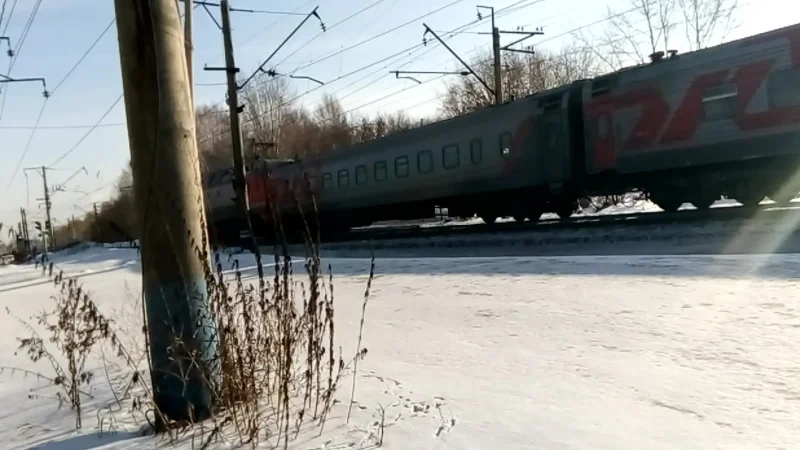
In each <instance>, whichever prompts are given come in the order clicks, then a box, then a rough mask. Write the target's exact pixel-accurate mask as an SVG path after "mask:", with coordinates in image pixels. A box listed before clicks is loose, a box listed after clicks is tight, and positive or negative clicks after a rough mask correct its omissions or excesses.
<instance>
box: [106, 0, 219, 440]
mask: <svg viewBox="0 0 800 450" xmlns="http://www.w3.org/2000/svg"><path fill="white" fill-rule="evenodd" d="M115 11H116V20H117V31H118V33H117V34H118V36H119V53H120V65H121V69H122V85H123V92H124V94H125V113H126V117H127V123H128V141H129V146H130V149H131V166H132V168H133V188H134V193H135V198H136V212H137V215H138V216H139V219H140V223H141V231H142V233H141V246H140V249H141V261H142V278H143V294H144V298H145V311H146V318H147V333H148V337H149V341H150V349H149V350H150V361H151V367H152V371H151V374H150V376H151V380H152V386H153V395H154V400H155V404H156V406H157V411H158V412H160V413H161V414H163V416H162V415H158V414H157V418H156V427H157V429H159V430H161V431H163V430H164V429H165V427H166V425H167V424H166V423H164V420H169V421H190V422H193V421H198V420H204V419H207V418H209V417H211V415H212V414H213V411H214V397H215V395H214V390H215V388H216V385H217V383H218V381H219V367H218V360H217V355H218V350H217V344H218V342H217V334H216V331H215V329H214V325H213V320H212V318H211V317H210V315H211V311H210V310H209V306H208V293H207V290H206V289H207V286H206V281H205V276H204V274H205V271H204V270H206V269H208V264H209V260H208V258H209V255H210V253H211V252H210V250H209V248H208V245H207V244H203V243H207V239H206V233H207V230H205V229H204V228H203V227H202V226H201V222H200V219H201V218H202V217H205V211H204V209H205V206H204V202H202V201H197V199H198V198H202V195H203V194H202V192H201V191H200V182H199V180H200V165H199V158H198V153H197V140H196V136H195V122H194V120H195V119H194V112H193V110H192V102H191V100H190V95H189V80H188V76H187V71H186V64H185V62H184V57H185V51H186V48H185V44H184V39H183V33H182V30H181V21H180V17H179V15H178V9H177V8H175V1H174V0H115ZM187 228H188V229H187ZM198 255H202V257H201V256H198ZM179 339H180V341H179ZM179 342H180V344H178V343H179ZM176 344H178V345H176ZM171 348H172V349H171Z"/></svg>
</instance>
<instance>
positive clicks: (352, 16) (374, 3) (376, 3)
mask: <svg viewBox="0 0 800 450" xmlns="http://www.w3.org/2000/svg"><path fill="white" fill-rule="evenodd" d="M385 1H386V0H376V1H375V2H372V3H371V4H369V5H367V6H365V7H363V8H361V9H360V10H358V11H356V12H354V13H353V14H350V15H349V16H347V17H345V18H344V19H342V20H340V21H338V22H336V23H334V24H333V25H331V26H330V27H328V30H332V29H334V28H335V27H337V26H338V25H341V24H343V23H345V22H347V21H348V20H350V19H353V18H355V17H357V16H359V15H360V14H362V13H364V12H366V11H369V10H370V9H372V8H373V7H375V6H378V5H379V4H381V3H383V2H385ZM322 34H323V32H322V31H320V32H319V33H317V34H315V35H314V36H313V37H312V38H311V39H309V40H307V41H306V42H305V43H303V45H301V46H299V47H297V49H295V51H293V52H292V53H289V55H288V56H286V57H285V58H283V59H282V60H281V61H280V62H279V63H278V64H276V65H277V66H280V65H281V64H283V63H284V62H286V60H287V59H289V58H291V57H292V56H294V55H295V54H296V53H297V52H299V51H300V50H302V49H304V48H305V47H306V46H308V44H310V43H312V42H314V41H315V40H316V39H317V38H318V37H320V36H322Z"/></svg>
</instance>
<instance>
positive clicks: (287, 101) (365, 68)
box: [198, 0, 543, 144]
mask: <svg viewBox="0 0 800 450" xmlns="http://www.w3.org/2000/svg"><path fill="white" fill-rule="evenodd" d="M461 1H463V0H456V1H454V2H451V3H449V4H447V5H445V6H443V7H441V8H439V9H436V10H434V11H431V12H429V13H427V14H425V15H423V16H420V17H419V18H423V17H426V16H429V15H432V14H434V13H436V12H439V11H441V10H442V9H444V8H447V7H450V6H452V5H454V4H457V3H459V2H461ZM540 1H543V0H535V3H538V2H540ZM529 2H531V0H519V1H517V2H515V3H513V4H511V5H509V6H507V7H505V8H503V11H504V12H506V13H508V12H509V11H508V10H510V9H511V8H514V7H518V6H520V5H522V4H524V3H529ZM535 3H534V4H535ZM527 6H531V5H530V4H529V5H526V6H525V7H527ZM419 18H417V19H414V20H418V19H419ZM483 20H486V18H484V19H478V20H474V21H472V22H469V23H467V24H465V25H462V26H460V27H458V28H456V30H460V29H464V28H466V27H468V26H472V25H476V24H477V23H479V22H481V21H483ZM412 22H413V20H412V21H410V22H407V23H405V24H402V25H400V26H397V27H395V28H392V29H391V30H389V31H387V32H384V33H381V34H380V35H377V36H373V37H371V38H369V39H366V40H364V41H361V42H359V43H357V44H355V45H353V46H351V47H349V48H347V49H344V50H341V51H339V52H336V53H335V54H332V55H328V56H325V57H323V58H322V59H318V60H315V61H313V62H311V63H309V64H307V65H306V66H304V67H310V66H311V65H314V64H316V63H318V62H321V61H322V60H324V59H328V58H330V57H332V56H336V55H338V54H341V53H343V52H345V51H347V50H350V49H352V48H355V47H357V46H359V45H362V44H364V43H366V42H369V41H371V40H374V39H377V38H378V37H381V36H383V35H386V34H387V33H389V32H391V31H395V30H397V29H399V28H402V27H403V26H406V25H408V24H410V23H412ZM423 46H424V44H422V43H419V44H416V45H412V46H410V47H408V48H405V49H403V50H400V51H399V52H397V53H394V54H392V55H389V56H387V57H385V58H382V59H380V60H378V61H375V62H372V63H370V64H367V65H365V66H362V67H360V68H358V69H355V70H353V71H351V72H348V73H346V74H344V75H340V76H339V77H337V78H335V79H333V80H331V81H328V82H327V83H326V86H327V85H330V84H331V83H334V82H336V81H339V80H342V79H344V78H348V77H350V76H352V75H354V74H356V73H358V72H361V71H363V70H367V69H369V68H371V67H374V66H376V65H378V64H380V63H383V62H386V61H389V60H391V59H394V58H396V57H398V56H400V55H402V54H404V53H406V52H409V51H413V50H415V49H419V48H421V47H423ZM301 68H303V67H301ZM301 68H298V69H295V70H294V71H293V73H294V72H296V71H298V70H300V69H301ZM376 82H377V80H376ZM373 83H374V82H373ZM371 84H372V83H371ZM322 87H323V86H317V87H315V88H312V89H309V90H307V91H305V92H303V93H302V94H298V95H296V96H294V97H293V98H291V99H289V100H286V101H284V102H282V103H281V104H279V105H277V106H275V107H274V108H272V109H270V110H268V111H266V112H264V113H261V114H257V115H256V116H255V117H251V118H250V119H249V120H247V121H245V122H244V123H243V125H248V124H251V123H253V122H254V121H255V120H257V119H258V118H260V117H263V116H265V115H267V114H271V113H272V112H273V111H275V110H276V109H278V108H282V107H284V106H286V105H288V104H291V103H292V102H294V101H295V100H298V99H300V98H302V97H304V96H306V95H308V94H310V93H312V92H314V91H317V90H319V89H320V88H322ZM365 87H366V86H365ZM362 89H363V88H362ZM228 133H230V131H229V130H227V131H224V132H223V133H222V135H225V134H228ZM203 142H206V140H203V141H202V142H198V144H202V143H203Z"/></svg>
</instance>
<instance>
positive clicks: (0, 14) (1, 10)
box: [0, 0, 8, 27]
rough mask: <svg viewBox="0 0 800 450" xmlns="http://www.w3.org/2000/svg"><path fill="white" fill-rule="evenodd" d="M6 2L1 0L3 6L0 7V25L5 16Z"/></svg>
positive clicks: (6, 0)
mask: <svg viewBox="0 0 800 450" xmlns="http://www.w3.org/2000/svg"><path fill="white" fill-rule="evenodd" d="M7 3H8V0H3V6H2V8H0V27H1V26H3V19H5V16H6V4H7Z"/></svg>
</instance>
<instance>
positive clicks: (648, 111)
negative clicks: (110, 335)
mask: <svg viewBox="0 0 800 450" xmlns="http://www.w3.org/2000/svg"><path fill="white" fill-rule="evenodd" d="M798 144H800V24H796V25H792V26H788V27H785V28H781V29H776V30H772V31H769V32H765V33H762V34H758V35H754V36H750V37H747V38H744V39H740V40H736V41H731V42H727V43H724V44H721V45H718V46H714V47H709V48H706V49H702V50H698V51H694V52H690V53H685V54H678V52H676V51H669V52H656V53H654V54H653V55H651V57H650V61H649V62H647V63H644V64H639V65H636V66H632V67H628V68H625V69H622V70H619V71H616V72H612V73H608V74H604V75H600V76H597V77H594V78H590V79H581V80H577V81H574V82H572V83H569V84H567V85H564V86H559V87H556V88H553V89H549V90H546V91H543V92H537V93H535V94H532V95H529V96H526V97H524V98H518V99H514V100H511V101H507V102H505V103H504V104H501V105H493V106H487V107H484V108H481V109H479V110H476V111H474V112H472V113H469V114H465V115H461V116H458V117H454V118H451V119H447V120H443V121H440V122H436V123H431V124H428V125H424V126H421V127H419V128H414V129H411V130H407V131H403V132H399V133H396V134H393V135H390V136H387V137H383V138H380V139H375V140H372V141H369V142H364V143H359V144H355V145H351V146H348V147H344V148H339V149H336V150H332V151H329V152H324V153H321V154H320V155H317V156H311V157H307V158H301V159H296V160H266V161H262V162H261V164H253V165H252V166H251V167H249V170H248V171H247V175H246V182H247V189H248V200H249V205H250V211H251V219H252V222H253V224H254V225H253V226H254V229H255V230H256V231H257V233H259V234H261V235H264V236H270V235H271V234H272V233H273V232H275V231H277V230H278V229H279V228H282V229H284V230H288V229H298V228H301V227H302V226H303V225H304V224H305V225H307V224H308V223H309V222H313V223H315V224H318V226H319V229H320V230H321V232H324V233H331V234H334V233H337V232H342V231H346V230H349V229H351V228H353V227H359V226H366V225H369V224H372V223H375V222H379V221H389V220H412V219H424V218H430V217H433V216H434V214H435V210H436V208H446V209H447V211H448V215H449V216H450V217H456V218H467V217H475V216H478V217H480V218H481V219H482V220H483V221H484V222H486V223H488V224H491V223H493V222H495V221H496V220H497V219H498V218H499V217H513V218H514V219H515V220H517V221H523V220H526V219H527V220H537V219H539V217H540V216H541V215H542V214H543V213H548V212H552V213H555V214H557V215H558V216H559V217H561V218H568V217H570V216H571V215H572V214H573V213H574V212H575V211H576V209H577V206H578V201H579V199H582V198H587V197H591V196H606V195H614V194H620V193H625V192H631V191H641V192H644V193H646V194H647V196H648V198H649V199H650V200H651V201H652V202H654V203H655V204H657V205H658V206H659V207H660V208H662V209H663V210H665V211H675V210H677V209H678V208H679V207H680V206H681V205H682V204H684V203H691V204H693V205H694V206H695V207H696V208H698V209H705V208H709V207H710V206H711V205H712V204H713V203H714V202H715V201H716V200H718V199H720V198H722V196H725V197H727V198H733V199H736V200H737V201H738V202H740V203H741V204H743V205H744V206H745V207H749V206H753V205H756V204H758V203H759V202H760V201H761V200H763V199H764V197H769V198H770V199H771V200H773V201H775V202H777V203H779V204H784V203H787V202H789V201H790V200H791V199H792V198H793V197H794V196H795V194H797V192H798V191H800V152H799V150H800V148H799V147H798ZM231 177H232V171H231V170H227V171H221V172H219V173H218V174H215V175H214V176H212V177H209V178H210V179H209V180H208V182H207V184H206V186H205V189H206V201H207V211H208V214H209V223H211V224H213V225H214V226H215V227H216V229H217V230H218V233H220V234H221V235H225V236H237V235H238V232H239V231H240V230H241V226H242V224H241V222H237V220H238V219H237V218H238V217H240V215H237V213H236V208H235V206H234V203H233V191H232V188H231V184H230V181H231ZM312 216H313V217H314V220H313V221H309V220H308V219H309V218H311V217H312Z"/></svg>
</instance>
